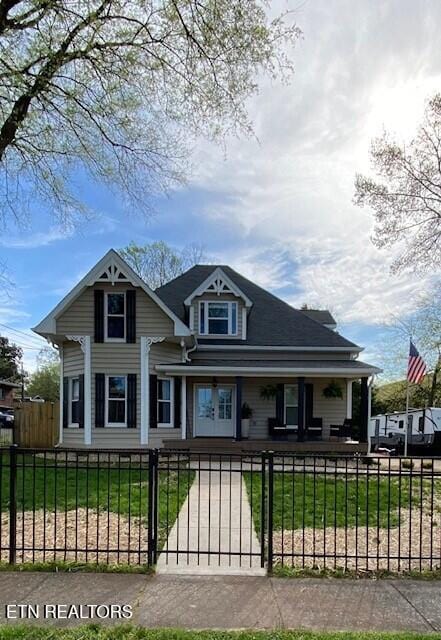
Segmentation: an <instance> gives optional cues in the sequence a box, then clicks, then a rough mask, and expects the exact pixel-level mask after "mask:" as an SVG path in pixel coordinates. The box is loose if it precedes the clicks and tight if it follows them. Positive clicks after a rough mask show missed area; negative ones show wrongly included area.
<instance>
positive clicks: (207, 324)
mask: <svg viewBox="0 0 441 640" xmlns="http://www.w3.org/2000/svg"><path fill="white" fill-rule="evenodd" d="M199 333H200V335H216V336H220V335H224V336H235V335H237V302H209V301H203V302H199Z"/></svg>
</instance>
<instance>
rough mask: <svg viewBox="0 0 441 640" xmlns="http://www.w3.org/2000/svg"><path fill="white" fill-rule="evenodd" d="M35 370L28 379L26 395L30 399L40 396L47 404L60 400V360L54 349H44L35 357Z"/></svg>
mask: <svg viewBox="0 0 441 640" xmlns="http://www.w3.org/2000/svg"><path fill="white" fill-rule="evenodd" d="M37 364H38V366H37V370H36V371H35V372H34V373H32V374H31V375H30V377H29V381H28V383H27V385H26V393H27V395H29V396H31V397H35V396H40V398H43V399H44V400H47V401H48V402H56V401H57V400H59V398H60V359H59V357H58V353H57V352H56V351H55V349H52V348H51V347H45V348H44V349H41V351H40V352H39V354H38V356H37Z"/></svg>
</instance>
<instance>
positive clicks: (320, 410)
mask: <svg viewBox="0 0 441 640" xmlns="http://www.w3.org/2000/svg"><path fill="white" fill-rule="evenodd" d="M335 329H336V325H335V321H334V319H333V318H332V316H331V314H330V313H329V312H326V311H314V310H305V311H302V310H297V309H294V308H293V307H291V306H290V305H288V304H287V303H285V302H283V301H282V300H280V299H279V298H277V297H276V296H274V295H272V294H271V293H269V292H267V291H265V290H264V289H262V288H261V287H259V286H257V285H256V284H254V283H253V282H251V281H250V280H248V279H246V278H244V277H243V276H241V275H240V274H239V273H237V272H236V271H234V270H233V269H231V268H230V267H227V266H216V265H197V266H195V267H193V268H191V269H189V270H188V271H187V272H186V273H184V274H183V275H181V276H179V277H177V278H175V279H174V280H172V281H171V282H169V283H168V284H166V285H164V286H162V287H160V288H158V289H157V290H156V291H152V290H151V289H150V288H149V287H148V286H147V285H146V284H145V282H144V281H143V280H142V279H141V278H140V277H139V276H138V275H137V274H136V273H135V272H134V271H133V270H132V269H131V268H130V266H129V265H128V264H127V263H126V262H125V261H124V260H123V259H122V258H121V257H120V256H119V254H118V253H116V251H114V250H110V251H109V252H108V253H107V254H106V255H105V256H104V257H103V258H102V259H101V260H100V261H99V262H98V264H97V265H96V266H95V267H93V268H92V269H91V271H90V272H89V273H88V274H87V275H86V276H85V277H84V278H83V279H82V280H81V282H79V283H78V284H77V286H76V287H74V289H73V290H72V291H71V292H70V293H69V294H68V295H67V296H66V297H65V298H64V299H63V300H62V301H61V302H60V303H59V304H58V305H57V306H56V307H55V309H53V311H51V312H50V313H49V315H47V316H46V318H44V320H42V321H41V322H40V323H39V324H38V325H37V326H36V327H35V329H34V331H36V333H38V334H39V335H41V336H44V337H45V338H47V339H48V340H49V341H50V342H52V343H53V344H54V345H56V346H57V348H58V349H59V352H60V357H61V376H60V396H61V411H60V414H61V419H60V423H61V424H60V445H61V446H69V447H93V448H139V447H162V446H165V445H167V444H168V445H169V446H176V445H179V443H181V446H182V444H183V441H187V442H185V443H184V444H185V445H186V446H189V442H188V441H189V440H192V439H195V438H198V439H201V438H206V439H207V442H208V439H212V438H225V439H227V440H228V441H233V440H236V441H240V440H241V439H242V438H243V434H242V420H241V418H242V414H243V406H244V404H246V405H247V406H248V407H249V408H250V409H251V412H252V413H251V419H250V427H249V434H248V439H249V443H251V442H254V443H256V442H257V443H259V442H261V443H262V447H263V446H264V442H263V441H265V440H271V439H279V440H284V441H286V442H287V446H288V444H290V443H291V442H297V441H305V440H306V441H307V440H309V439H312V438H314V439H315V440H320V441H321V442H326V441H329V438H330V436H331V434H332V433H334V434H336V435H337V436H338V435H340V434H339V433H338V426H339V425H343V424H344V422H345V420H346V424H349V425H350V419H351V417H352V383H353V381H354V380H361V404H360V420H359V425H357V426H358V428H359V431H358V433H359V436H360V440H366V433H367V423H368V418H369V412H370V382H371V381H372V379H373V376H374V375H375V374H376V373H377V372H378V371H379V369H377V368H376V367H374V366H372V365H369V364H366V363H364V362H361V361H360V360H358V355H359V353H360V351H361V350H362V349H361V348H360V347H358V346H357V345H355V344H353V343H352V342H350V341H349V340H346V339H345V338H343V337H342V336H341V335H339V333H337V331H336V330H335ZM244 415H245V414H244ZM336 426H337V427H336ZM336 428H337V431H336ZM346 435H347V433H346ZM333 446H334V445H332V446H331V445H329V448H331V449H332V447H333Z"/></svg>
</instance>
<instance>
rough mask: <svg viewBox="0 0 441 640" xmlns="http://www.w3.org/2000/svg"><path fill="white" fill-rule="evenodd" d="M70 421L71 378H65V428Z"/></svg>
mask: <svg viewBox="0 0 441 640" xmlns="http://www.w3.org/2000/svg"><path fill="white" fill-rule="evenodd" d="M68 423H69V378H67V377H64V378H63V429H66V428H67V425H68Z"/></svg>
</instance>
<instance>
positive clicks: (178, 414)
mask: <svg viewBox="0 0 441 640" xmlns="http://www.w3.org/2000/svg"><path fill="white" fill-rule="evenodd" d="M181 384H182V380H181V378H175V393H174V410H175V424H174V427H175V429H180V428H181Z"/></svg>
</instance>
